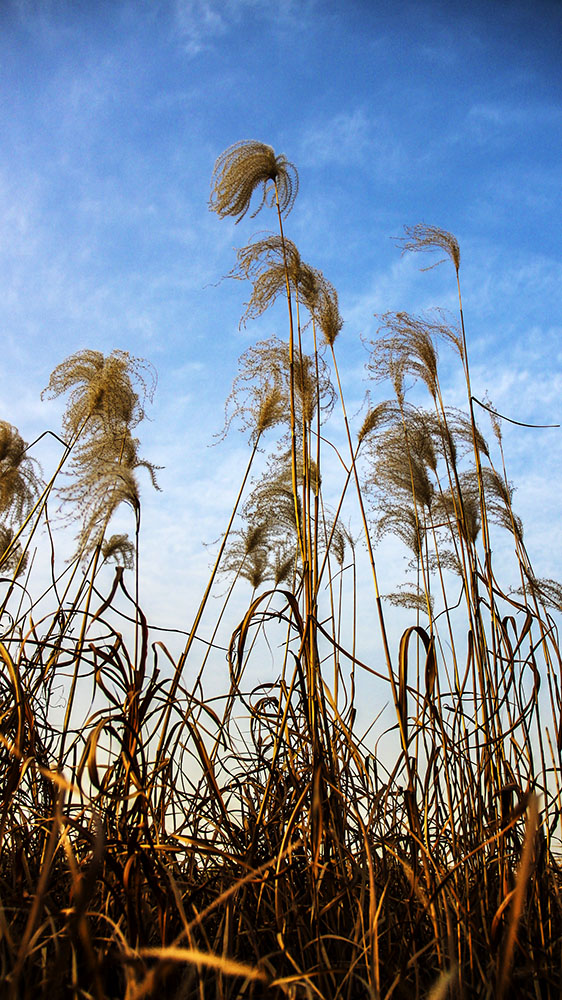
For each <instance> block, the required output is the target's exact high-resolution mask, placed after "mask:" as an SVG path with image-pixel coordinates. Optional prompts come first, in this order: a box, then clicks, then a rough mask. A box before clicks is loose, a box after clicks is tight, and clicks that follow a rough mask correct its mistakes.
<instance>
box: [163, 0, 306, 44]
mask: <svg viewBox="0 0 562 1000" xmlns="http://www.w3.org/2000/svg"><path fill="white" fill-rule="evenodd" d="M314 3H315V0H278V2H277V3H271V2H270V0H175V21H176V26H177V29H178V31H179V33H180V36H181V38H182V41H183V44H184V46H185V50H186V52H187V54H188V55H190V56H196V55H199V53H200V52H202V51H204V50H205V49H208V48H210V47H211V46H212V45H213V44H214V43H216V42H218V41H219V39H220V38H222V37H223V36H225V35H226V34H227V33H228V32H229V31H230V30H231V29H232V28H234V27H236V26H239V25H240V23H241V21H242V20H243V18H244V17H246V16H253V17H256V16H259V17H260V18H262V19H264V20H266V21H273V22H275V24H276V25H277V26H278V27H282V26H283V25H288V24H291V23H292V22H293V21H294V20H295V19H296V18H297V17H299V18H301V20H302V17H303V15H304V14H305V13H306V12H307V11H309V10H310V9H311V8H312V7H313V6H314Z"/></svg>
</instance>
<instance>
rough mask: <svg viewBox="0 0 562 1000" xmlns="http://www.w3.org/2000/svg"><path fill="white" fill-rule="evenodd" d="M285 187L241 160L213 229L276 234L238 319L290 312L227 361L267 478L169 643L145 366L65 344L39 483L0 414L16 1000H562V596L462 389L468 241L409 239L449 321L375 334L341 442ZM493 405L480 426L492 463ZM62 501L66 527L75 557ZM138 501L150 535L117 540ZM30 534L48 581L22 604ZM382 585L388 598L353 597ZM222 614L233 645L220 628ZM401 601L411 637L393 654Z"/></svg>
mask: <svg viewBox="0 0 562 1000" xmlns="http://www.w3.org/2000/svg"><path fill="white" fill-rule="evenodd" d="M297 191H298V176H297V171H296V168H295V167H294V166H293V165H292V164H291V163H289V162H288V161H287V160H286V158H285V157H283V156H276V155H275V153H274V151H273V149H271V147H270V146H267V145H264V144H263V143H259V142H254V141H249V142H242V143H237V144H236V145H235V146H233V147H231V148H229V149H228V150H226V151H225V152H224V153H223V154H222V156H221V157H220V158H219V159H218V161H217V164H216V166H215V171H214V174H213V179H212V194H211V202H210V207H211V209H212V210H214V211H215V212H216V213H217V214H218V216H219V217H221V218H222V217H231V218H234V219H236V220H237V221H238V220H240V219H241V218H242V217H243V216H245V215H246V214H247V213H248V212H250V210H254V211H253V214H254V215H255V214H256V212H257V211H262V212H268V211H269V212H270V214H271V218H272V219H273V220H274V221H273V226H274V231H272V232H268V233H266V234H263V233H261V234H260V236H259V238H255V239H254V240H253V241H252V242H250V243H249V244H248V245H247V246H245V247H243V248H242V249H240V250H239V251H238V253H237V257H236V262H235V265H234V267H233V270H232V276H233V277H235V278H238V279H242V280H244V281H245V282H247V285H248V287H249V289H250V292H249V299H248V302H247V304H246V311H245V314H244V316H243V321H244V322H245V323H247V322H250V321H253V320H255V319H259V317H261V316H262V315H263V314H264V313H265V312H266V310H267V309H268V308H269V307H270V306H271V305H273V303H274V302H276V301H277V300H280V301H282V300H283V299H284V300H285V301H286V307H287V313H286V316H287V331H286V336H285V337H284V338H277V337H276V338H271V339H269V340H258V341H256V342H255V343H254V344H253V345H252V346H250V347H249V348H248V349H247V350H246V352H245V353H244V354H243V355H242V357H241V359H240V366H239V369H238V372H237V374H236V376H235V378H234V382H233V388H232V393H231V395H230V397H229V399H228V400H227V406H226V421H225V431H224V432H225V434H226V433H227V432H228V431H229V429H230V428H231V427H232V426H238V427H239V428H240V429H242V430H243V431H244V432H245V433H246V434H247V437H248V440H249V444H250V449H249V462H248V466H247V468H246V470H245V471H244V475H243V477H242V481H241V486H240V492H239V494H238V497H237V499H236V502H235V504H234V507H233V510H232V516H231V517H230V519H229V523H228V525H227V528H226V530H225V533H224V535H223V537H222V539H221V541H220V544H219V546H218V552H217V556H216V561H215V563H214V565H213V568H212V571H211V574H210V577H209V581H208V585H207V587H206V589H205V591H204V593H203V595H202V597H201V602H200V604H199V607H198V608H197V609H194V616H193V624H192V626H191V628H190V629H189V631H188V632H187V633H186V635H185V637H184V638H185V645H184V648H183V650H182V651H181V654H180V655H179V656H178V655H174V654H172V652H170V649H169V648H168V646H169V645H170V644H169V643H168V645H166V641H163V640H162V634H161V633H158V634H156V633H154V631H153V630H151V627H150V624H149V623H148V622H147V621H146V618H145V616H144V614H143V611H142V608H141V607H140V603H139V596H138V595H139V579H138V570H137V569H136V567H138V549H139V544H140V534H139V527H140V511H141V500H140V489H139V481H140V477H141V476H146V475H148V476H149V478H150V479H151V480H152V483H153V485H155V486H156V485H157V479H156V476H157V469H156V468H155V466H154V465H152V464H151V463H150V462H148V461H147V460H146V459H143V458H141V456H140V452H139V449H140V444H139V440H138V438H136V437H135V436H134V433H135V430H136V428H137V426H138V424H139V423H140V422H141V421H142V418H143V416H144V407H145V403H146V399H147V398H148V397H150V394H151V392H152V390H153V381H154V380H153V374H152V371H151V369H150V366H149V365H147V364H146V363H144V362H141V361H139V360H138V359H134V358H131V357H130V356H129V355H128V354H126V353H125V352H119V351H114V352H113V353H112V354H111V355H109V356H108V357H104V356H103V355H102V354H100V353H98V352H96V351H81V352H79V353H77V354H76V355H73V356H72V357H70V358H68V359H67V360H66V361H64V362H63V363H62V364H60V365H59V366H58V367H57V368H56V369H55V371H54V372H53V374H52V376H51V380H50V383H49V386H48V387H47V390H46V391H47V393H50V394H51V395H55V396H58V395H65V396H66V399H67V407H66V411H65V417H64V422H63V427H62V431H61V434H60V437H59V442H60V449H61V458H60V462H59V465H58V467H57V468H56V469H54V470H53V471H52V474H51V478H50V479H49V480H48V482H46V483H45V482H43V481H42V479H41V476H40V474H39V469H38V467H37V466H36V464H35V463H34V461H33V457H32V454H33V447H28V446H27V445H26V444H25V443H24V442H23V441H22V439H21V437H20V436H19V434H18V432H17V430H16V429H15V428H14V427H12V426H11V425H10V424H7V423H2V424H0V516H1V517H2V519H3V520H2V527H1V529H0V532H1V533H0V550H1V552H2V553H3V554H2V555H1V556H0V563H1V570H2V588H3V589H2V609H1V610H2V619H1V620H2V641H1V644H0V697H1V729H0V767H1V769H2V788H3V796H2V807H1V816H0V844H1V853H0V981H1V983H2V995H3V996H6V997H7V998H10V1000H16V998H20V997H33V998H39V997H48V998H49V1000H55V998H57V997H73V998H90V997H94V998H96V1000H101V998H111V1000H118V998H119V1000H121V998H127V1000H140V998H141V997H155V998H156V997H164V996H165V997H167V998H178V1000H179V998H186V1000H188V998H189V1000H191V998H193V1000H196V998H197V1000H204V998H213V1000H215V998H220V1000H227V998H228V1000H235V998H262V997H263V998H265V997H271V998H272V1000H273V998H279V1000H281V998H290V1000H297V998H306V1000H312V998H319V1000H361V998H365V1000H390V998H391V997H393V998H394V1000H399V998H408V1000H411V998H422V997H423V998H428V1000H429V998H431V1000H437V998H440V997H441V998H444V997H446V996H450V997H459V998H467V1000H468V998H472V997H482V998H484V997H487V998H492V997H493V998H498V1000H502V998H504V997H506V996H508V995H509V994H511V996H514V997H521V998H526V997H529V998H531V997H532V998H541V1000H546V998H552V1000H559V997H560V995H561V993H562V974H561V973H562V968H561V966H562V947H561V943H562V907H561V904H562V898H561V885H562V877H561V868H560V853H559V848H560V841H559V834H560V808H561V803H560V773H561V763H562V762H561V750H562V711H561V707H562V706H561V694H560V666H561V661H560V649H559V643H558V632H557V624H556V621H557V617H556V616H557V613H558V612H559V611H560V610H561V607H562V588H561V587H560V586H559V585H558V584H557V583H556V582H555V581H552V580H541V579H540V578H539V577H538V576H537V575H536V574H535V571H534V569H533V566H532V564H531V560H530V556H529V554H528V552H527V550H526V548H525V543H524V535H523V526H522V524H521V521H520V519H519V518H518V517H517V514H516V513H515V512H514V510H513V507H512V496H513V487H512V485H511V483H510V482H509V480H508V478H507V473H506V469H505V464H504V460H503V450H502V418H501V417H500V416H499V415H498V414H497V413H496V412H495V410H494V409H493V407H492V406H491V405H490V404H489V403H485V402H484V401H478V400H477V399H476V398H475V397H474V396H473V391H472V387H471V380H470V368H469V361H468V351H467V335H466V332H465V328H464V319H463V312H462V300H461V285H460V250H459V246H458V243H457V241H456V239H455V238H454V236H452V235H451V234H450V233H447V232H444V231H443V230H440V229H438V228H435V227H431V226H425V225H417V226H414V227H412V228H408V229H406V231H405V236H404V239H403V240H402V250H403V252H408V253H418V252H421V253H426V252H427V253H428V254H435V252H437V253H440V254H441V255H444V257H445V266H447V267H449V269H450V273H451V280H452V281H453V282H454V283H455V286H456V288H457V291H458V296H459V317H458V321H457V322H455V321H454V320H452V319H451V318H449V317H447V316H445V314H443V313H441V312H439V311H435V312H434V313H433V314H431V315H429V316H413V315H410V314H407V313H396V314H385V315H383V316H381V317H379V318H378V323H379V331H378V334H377V336H376V338H375V339H374V341H373V342H372V343H370V344H368V345H367V346H368V351H369V354H368V360H367V374H368V376H369V378H370V379H371V380H372V383H371V389H370V395H369V399H370V403H369V406H368V409H367V411H366V412H365V413H364V417H363V423H362V426H361V427H360V428H359V429H356V428H354V426H353V421H351V422H350V421H349V420H348V416H347V412H346V408H345V400H344V397H343V393H342V386H341V381H340V375H339V370H338V363H337V357H338V336H339V334H340V330H341V327H342V322H343V321H342V318H341V316H340V312H339V307H338V298H337V293H336V290H335V288H334V287H333V285H332V284H331V283H330V282H329V281H328V280H327V279H326V278H325V277H324V275H323V274H322V272H321V271H319V270H318V269H317V268H315V267H313V266H310V265H308V264H306V263H305V262H304V261H303V260H302V259H301V257H300V254H299V251H298V249H297V247H296V246H295V244H294V243H292V242H291V240H290V239H289V237H288V236H287V235H286V233H285V228H286V226H287V222H286V219H287V215H288V213H289V211H290V210H291V209H292V208H293V205H294V202H295V198H296V196H297ZM260 199H261V200H260ZM426 261H429V263H430V265H432V264H433V263H434V262H435V257H434V256H432V257H430V256H428V257H427V258H422V263H425V262H426ZM439 351H452V352H453V354H454V355H456V357H457V359H458V364H459V365H460V366H461V368H462V370H463V372H464V377H465V380H466V388H467V405H466V409H465V410H459V409H454V408H451V407H450V406H449V405H448V404H447V402H446V400H445V398H444V396H443V394H442V386H441V382H440V377H439V359H438V352H439ZM413 387H415V388H414V395H412V389H413ZM389 394H390V395H389ZM387 396H389V398H386V397H387ZM413 398H415V400H416V402H412V399H413ZM420 399H421V400H422V402H419V400H420ZM373 400H376V402H373ZM477 415H478V417H479V418H482V419H486V420H488V418H490V419H491V427H492V438H493V447H491V446H490V445H489V444H488V443H487V441H486V440H485V438H484V435H483V433H482V431H481V430H480V428H479V426H478V425H477V422H476V416H477ZM330 421H331V422H332V423H331V424H330ZM329 426H334V427H337V432H336V435H335V441H336V443H337V447H336V445H335V444H334V443H333V442H332V443H331V444H330V439H329V437H328V435H329V433H330V432H329V429H328V428H329ZM338 435H339V436H338ZM266 449H269V452H268V454H269V458H266V459H264V457H263V453H264V450H266ZM494 455H495V456H496V457H495V458H494ZM328 472H329V476H328ZM338 477H339V484H340V485H339V493H337V494H335V495H334V494H333V491H332V494H331V495H330V496H325V491H324V486H323V484H324V482H326V481H327V478H329V480H330V482H331V483H333V482H335V481H336V480H337V479H338ZM55 498H57V500H56V502H57V503H58V504H62V507H63V509H66V510H70V511H71V513H72V516H73V517H74V519H75V520H76V523H77V525H78V535H77V544H76V554H75V557H74V559H73V560H72V561H71V562H70V563H68V564H67V565H66V566H65V567H64V568H62V569H61V568H60V567H59V566H58V564H57V561H56V559H55V555H54V542H53V541H52V540H53V538H54V537H56V532H52V531H51V522H50V518H49V504H51V506H52V505H53V503H54V502H55ZM122 504H127V505H128V506H129V507H130V508H131V512H132V518H133V525H134V532H133V534H132V538H129V537H128V536H123V535H115V534H110V522H111V518H112V516H113V515H114V513H115V511H116V510H117V509H118V508H119V507H121V505H122ZM344 517H345V518H346V519H348V520H346V521H344ZM40 532H41V533H42V538H43V539H47V542H48V544H50V545H51V551H50V553H49V556H50V559H51V563H50V565H51V572H52V582H51V586H50V588H49V589H48V590H47V591H46V592H45V593H43V594H41V595H35V596H33V595H32V592H31V589H32V585H33V574H32V573H31V572H30V568H29V566H28V559H29V553H30V551H31V547H32V543H33V540H34V539H36V538H38V537H39V533H40ZM497 532H504V533H507V535H508V537H510V538H511V540H512V543H513V552H514V562H513V565H514V567H515V573H516V577H515V579H513V580H509V581H500V580H498V579H497V577H496V573H495V569H494V564H493V559H492V542H491V539H492V538H493V537H494V535H495V533H497ZM388 534H391V535H394V536H396V538H397V539H399V540H400V542H401V543H402V544H403V545H404V546H405V547H406V550H407V552H408V553H409V559H410V564H409V566H410V568H409V571H408V575H407V577H406V579H405V580H402V581H401V582H400V584H399V585H398V587H397V589H396V590H395V591H394V592H393V593H391V594H382V593H381V592H380V583H379V579H380V572H379V569H378V566H377V543H378V542H379V540H380V539H381V537H383V536H385V535H388ZM33 544H34V543H33ZM42 544H43V543H42ZM43 548H44V544H43ZM40 551H42V548H40ZM111 562H114V563H115V567H114V573H112V574H111V575H110V576H108V572H107V566H108V564H110V563H111ZM364 564H366V565H368V567H369V573H370V581H371V582H370V584H369V586H370V587H371V588H372V591H371V595H370V597H369V598H368V600H367V599H365V595H364V594H362V595H361V597H362V600H361V602H360V604H358V596H359V595H358V593H357V586H358V584H357V580H358V578H361V579H362V576H361V573H359V575H358V571H359V570H362V567H363V565H364ZM104 566H105V569H103V567H104ZM108 580H109V581H110V583H109V584H108V583H107V581H108ZM104 581H105V583H104ZM104 587H105V589H104ZM234 588H239V589H242V588H246V592H248V588H249V590H250V592H251V593H250V597H249V600H248V607H247V611H246V613H245V614H244V616H243V618H242V620H241V621H232V619H230V621H231V627H230V629H229V631H230V633H231V639H230V643H229V648H228V652H227V656H226V659H227V667H228V674H227V677H228V680H227V682H226V684H225V688H224V690H223V691H221V692H220V693H219V694H217V693H216V691H215V690H214V689H213V686H212V683H211V682H210V678H209V673H211V674H214V673H216V664H217V663H218V662H219V658H220V657H224V653H220V652H218V651H217V650H216V649H214V645H216V644H217V642H218V640H217V630H218V629H219V626H221V627H223V625H224V622H228V621H229V614H230V606H229V600H230V595H231V594H232V592H233V590H234ZM216 593H220V594H222V595H223V602H222V606H221V610H220V612H219V613H218V614H217V616H216V627H215V629H214V631H213V634H212V635H208V634H207V633H205V634H202V622H203V621H205V623H207V621H208V608H209V598H210V596H211V595H212V594H216ZM393 605H400V606H401V607H402V608H406V609H408V614H409V616H410V617H409V621H410V624H409V625H408V627H407V628H406V630H405V631H404V633H403V635H402V637H401V640H400V642H399V643H394V642H392V641H391V640H390V639H389V635H391V631H390V629H389V627H388V625H387V622H388V621H390V620H391V615H392V610H391V609H392V606H393ZM365 608H368V609H369V610H368V611H367V612H365V610H364V609H365ZM206 610H207V616H206V617H205V618H204V613H205V611H206ZM221 623H222V625H221ZM205 629H207V625H206V624H205ZM374 630H376V631H377V632H378V640H377V641H378V646H377V649H378V650H379V652H377V654H376V656H375V657H374V662H368V663H367V662H363V661H362V660H361V659H360V657H359V656H358V655H357V649H360V648H363V646H362V638H361V637H362V636H364V635H365V634H372V633H373V631H374ZM201 638H203V639H205V643H201V642H200V641H199V640H200V639H201ZM202 651H203V652H202ZM272 659H273V662H274V671H273V675H272V673H271V665H270V664H271V660H272ZM265 663H267V669H265V667H263V664H265ZM262 668H263V671H264V673H263V674H261V670H262ZM365 675H369V676H371V675H374V678H376V684H377V690H378V691H380V690H383V689H384V691H385V699H386V700H388V702H389V704H390V712H391V715H392V718H391V719H390V722H388V724H387V723H386V722H385V725H386V726H387V729H388V730H389V731H388V733H387V735H386V737H385V739H386V740H387V743H386V745H387V750H386V751H385V752H384V753H382V752H381V750H380V747H382V746H383V743H384V740H383V741H382V742H378V741H377V738H376V737H377V733H376V730H373V731H372V732H361V731H360V730H359V727H358V718H360V717H361V712H359V713H358V708H359V707H360V706H359V705H358V703H357V687H358V682H359V679H360V678H362V677H363V676H365ZM256 676H257V677H260V680H259V683H258V684H257V685H256V684H255V683H254V682H252V681H251V678H252V677H254V678H255V677H256ZM271 677H273V679H268V678H271ZM61 691H62V692H63V695H64V697H63V698H61ZM210 691H212V696H211V695H210V694H209V692H210ZM379 708H380V706H379V705H377V704H376V703H374V704H373V712H372V716H373V721H374V720H375V716H376V715H377V713H378V711H379ZM387 718H388V716H385V719H387ZM378 735H379V736H380V733H379V734H378ZM388 747H390V748H391V752H392V755H390V752H389V750H388Z"/></svg>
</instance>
